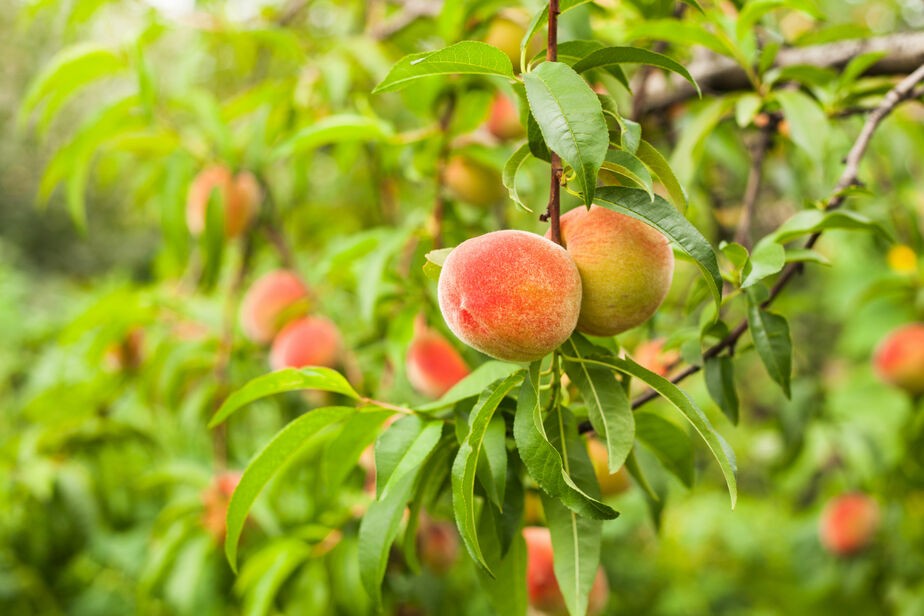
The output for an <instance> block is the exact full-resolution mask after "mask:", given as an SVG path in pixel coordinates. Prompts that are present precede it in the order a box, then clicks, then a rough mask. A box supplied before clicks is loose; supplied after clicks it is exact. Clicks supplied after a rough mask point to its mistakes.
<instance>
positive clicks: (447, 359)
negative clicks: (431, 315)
mask: <svg viewBox="0 0 924 616" xmlns="http://www.w3.org/2000/svg"><path fill="white" fill-rule="evenodd" d="M468 373H469V369H468V366H467V365H466V364H465V360H464V359H462V356H461V355H460V354H459V352H458V351H457V350H456V349H455V347H453V346H452V345H451V344H449V341H448V340H446V339H445V338H443V336H441V335H440V334H439V332H437V331H436V330H433V329H430V328H429V327H427V325H426V323H425V322H424V320H423V317H422V316H421V317H420V318H418V319H417V320H416V321H414V337H413V339H411V344H410V346H409V347H408V350H407V379H408V381H410V383H411V386H412V387H413V388H414V389H416V390H417V391H418V392H420V393H421V394H423V395H425V396H429V397H430V398H439V397H440V396H442V395H443V394H445V393H446V392H447V391H449V390H450V389H451V388H452V386H453V385H455V384H456V383H458V382H459V381H461V380H462V379H463V378H464V377H465V376H466V375H468Z"/></svg>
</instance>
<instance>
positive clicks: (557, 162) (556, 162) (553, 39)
mask: <svg viewBox="0 0 924 616" xmlns="http://www.w3.org/2000/svg"><path fill="white" fill-rule="evenodd" d="M559 12H560V11H559V8H558V0H549V28H548V30H549V34H548V44H547V45H546V51H545V60H546V62H556V61H558V14H559ZM550 154H551V155H550V157H549V162H551V164H552V177H551V178H550V181H549V205H548V206H547V207H546V211H545V214H544V215H543V216H542V217H541V220H543V221H546V220H547V221H549V225H550V231H551V233H550V235H551V236H552V241H553V242H555V243H556V244H561V222H560V220H559V219H560V216H561V174H562V166H561V158H560V157H559V156H558V154H556V153H555V152H551V153H550Z"/></svg>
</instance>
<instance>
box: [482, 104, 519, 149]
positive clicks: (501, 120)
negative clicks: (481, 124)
mask: <svg viewBox="0 0 924 616" xmlns="http://www.w3.org/2000/svg"><path fill="white" fill-rule="evenodd" d="M487 126H488V132H489V133H491V134H492V135H494V136H495V137H497V138H498V139H500V140H502V141H503V140H507V139H518V138H520V137H522V136H523V135H524V134H525V133H526V131H525V130H524V129H523V124H521V123H520V113H519V112H518V111H517V106H516V105H515V104H514V103H513V101H511V100H510V99H509V98H507V97H506V96H504V95H503V94H500V93H498V94H496V95H495V96H494V101H493V102H492V103H491V113H490V115H489V116H488V122H487Z"/></svg>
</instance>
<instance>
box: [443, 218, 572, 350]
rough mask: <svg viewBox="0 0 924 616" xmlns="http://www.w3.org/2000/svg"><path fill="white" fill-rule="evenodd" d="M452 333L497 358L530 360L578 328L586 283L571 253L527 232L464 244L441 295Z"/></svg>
mask: <svg viewBox="0 0 924 616" xmlns="http://www.w3.org/2000/svg"><path fill="white" fill-rule="evenodd" d="M437 295H438V298H439V305H440V311H441V312H442V313H443V318H444V319H445V320H446V324H447V325H448V326H449V329H450V330H452V333H454V334H455V335H456V336H457V337H458V338H459V339H460V340H462V341H463V342H465V343H466V344H468V345H469V346H471V347H473V348H475V349H477V350H479V351H481V352H482V353H485V354H487V355H490V356H491V357H494V358H496V359H502V360H506V361H515V362H529V361H534V360H537V359H540V358H542V357H544V356H545V355H547V354H548V353H550V352H552V351H553V350H555V349H556V348H557V347H558V346H559V345H561V344H562V343H563V342H564V341H565V340H567V339H568V337H569V336H570V335H571V333H572V332H573V331H574V326H575V324H576V323H577V318H578V314H579V313H580V309H581V277H580V274H579V273H578V269H577V267H576V266H575V264H574V261H573V260H572V259H571V257H570V256H569V255H568V253H567V252H566V251H565V249H564V248H562V247H561V246H559V245H557V244H555V243H553V242H551V241H549V240H547V239H545V238H544V237H542V236H540V235H536V234H534V233H527V232H526V231H515V230H504V231H493V232H491V233H487V234H485V235H481V236H478V237H474V238H471V239H468V240H466V241H464V242H462V243H461V244H459V246H457V247H456V248H455V249H454V250H453V251H452V252H450V253H449V256H448V257H447V258H446V261H445V262H444V263H443V269H442V271H441V272H440V278H439V284H438V289H437Z"/></svg>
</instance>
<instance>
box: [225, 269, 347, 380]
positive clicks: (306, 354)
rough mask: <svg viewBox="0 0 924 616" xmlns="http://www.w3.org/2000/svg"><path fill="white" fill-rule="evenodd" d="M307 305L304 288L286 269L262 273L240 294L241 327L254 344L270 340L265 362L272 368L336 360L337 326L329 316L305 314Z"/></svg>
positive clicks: (339, 348)
mask: <svg viewBox="0 0 924 616" xmlns="http://www.w3.org/2000/svg"><path fill="white" fill-rule="evenodd" d="M308 305H309V292H308V288H307V287H306V286H305V284H304V283H303V282H302V281H301V280H300V279H299V277H298V276H297V275H296V274H295V273H294V272H291V271H288V270H275V271H272V272H269V273H268V274H265V275H264V276H262V277H261V278H259V279H258V280H256V281H255V282H254V283H253V284H252V285H251V287H250V288H249V289H248V290H247V293H246V294H245V295H244V299H243V301H242V302H241V311H240V322H241V329H242V330H243V332H244V335H245V336H247V338H249V339H250V340H252V341H253V342H256V343H258V344H265V343H268V342H270V341H272V346H271V348H270V354H269V362H270V366H271V367H272V368H273V369H274V370H279V369H281V368H289V367H291V368H301V367H303V366H327V367H334V366H336V365H337V364H338V363H339V360H340V357H341V352H342V341H341V336H340V330H339V329H337V326H336V325H335V324H334V323H333V322H332V321H331V320H330V319H327V318H325V317H322V316H314V315H307V316H306V315H305V312H306V310H307V308H308Z"/></svg>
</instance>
